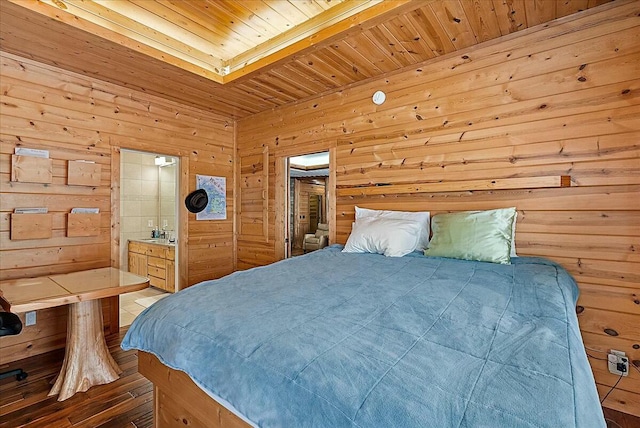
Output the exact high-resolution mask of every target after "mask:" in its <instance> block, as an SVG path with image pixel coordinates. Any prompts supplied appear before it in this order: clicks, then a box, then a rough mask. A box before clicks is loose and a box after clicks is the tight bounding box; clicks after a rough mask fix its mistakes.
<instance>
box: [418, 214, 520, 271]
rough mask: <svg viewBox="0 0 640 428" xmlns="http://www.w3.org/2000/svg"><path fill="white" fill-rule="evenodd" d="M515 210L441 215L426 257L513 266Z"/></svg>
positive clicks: (433, 227) (435, 219) (433, 223)
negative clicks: (512, 249) (512, 243)
mask: <svg viewBox="0 0 640 428" xmlns="http://www.w3.org/2000/svg"><path fill="white" fill-rule="evenodd" d="M515 216H516V209H515V208H504V209H498V210H488V211H464V212H458V213H451V214H438V215H435V216H434V217H433V219H432V220H431V230H432V231H433V237H432V238H431V241H430V242H429V248H427V249H426V250H424V255H425V256H435V257H450V258H453V259H463V260H477V261H481V262H492V263H502V264H511V257H510V253H511V239H512V234H511V227H512V225H513V221H514V219H515Z"/></svg>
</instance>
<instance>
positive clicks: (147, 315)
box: [122, 246, 605, 428]
mask: <svg viewBox="0 0 640 428" xmlns="http://www.w3.org/2000/svg"><path fill="white" fill-rule="evenodd" d="M340 249H341V248H340V247H339V246H333V247H329V248H326V249H324V250H322V251H316V252H313V253H310V254H307V255H305V256H301V257H296V258H293V259H289V260H286V261H283V262H279V263H275V264H273V265H270V266H266V267H261V268H256V269H252V270H249V271H242V272H236V273H234V274H231V275H229V276H227V277H225V278H222V279H219V280H214V281H206V282H203V283H200V284H198V285H195V286H193V287H190V288H188V289H186V290H183V291H181V292H179V293H177V294H175V295H172V296H170V297H167V298H166V299H163V300H161V301H160V302H158V303H156V304H155V305H153V306H152V307H150V308H149V309H147V310H146V311H145V312H144V313H143V314H142V315H140V316H139V317H138V318H137V319H136V320H135V322H134V323H133V325H132V326H131V327H130V329H129V332H128V333H127V335H126V337H125V339H124V341H123V343H122V347H123V348H124V349H132V348H136V349H140V350H143V351H147V352H151V353H153V354H155V355H156V356H157V357H158V358H159V359H160V360H161V361H162V362H163V363H165V364H166V365H167V366H169V367H172V368H175V369H179V370H182V371H185V372H186V373H188V374H189V376H191V378H193V379H194V381H196V382H197V383H198V384H199V385H201V386H202V387H204V388H205V389H207V390H208V391H209V392H210V393H211V394H213V395H215V396H216V397H218V398H220V399H221V400H222V401H223V402H226V404H230V407H232V408H233V410H235V411H237V412H239V413H240V414H242V415H243V416H244V418H246V420H248V421H251V422H252V423H254V424H255V425H257V426H264V427H385V428H388V427H403V428H404V427H510V428H513V427H553V428H558V427H562V428H569V427H604V426H605V423H604V419H603V416H602V410H601V408H600V403H599V401H598V396H597V392H596V389H595V383H594V380H593V375H592V373H591V369H590V367H589V364H588V362H587V358H586V355H585V351H584V348H583V344H582V339H581V336H580V331H579V329H578V322H577V319H576V315H575V303H576V299H577V295H578V290H577V287H576V285H575V283H574V281H573V279H572V278H571V277H570V276H569V274H568V273H567V272H566V271H565V270H564V269H563V268H561V267H560V266H558V265H557V264H555V263H553V262H550V261H548V260H544V259H538V258H529V257H521V258H516V259H514V261H513V264H512V265H500V264H492V263H483V262H469V261H461V260H453V259H444V258H428V257H425V256H422V255H418V254H417V253H414V254H411V255H409V256H405V257H402V258H390V257H384V256H380V255H374V254H347V253H341V252H340Z"/></svg>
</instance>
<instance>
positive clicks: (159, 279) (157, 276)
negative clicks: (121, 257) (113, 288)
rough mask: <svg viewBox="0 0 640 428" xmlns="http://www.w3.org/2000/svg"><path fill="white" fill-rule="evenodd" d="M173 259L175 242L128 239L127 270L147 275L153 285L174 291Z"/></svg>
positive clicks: (174, 269)
mask: <svg viewBox="0 0 640 428" xmlns="http://www.w3.org/2000/svg"><path fill="white" fill-rule="evenodd" d="M175 260H176V247H175V244H172V243H171V244H170V243H168V242H166V240H165V239H140V240H136V239H130V240H129V272H131V273H134V274H136V275H140V276H146V277H148V278H149V284H150V285H152V286H153V287H156V288H159V289H161V290H164V291H168V292H170V293H174V292H175V291H176V290H175V289H176V282H175V272H176V262H175Z"/></svg>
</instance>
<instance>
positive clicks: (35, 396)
mask: <svg viewBox="0 0 640 428" xmlns="http://www.w3.org/2000/svg"><path fill="white" fill-rule="evenodd" d="M126 331H127V328H126V327H125V328H122V329H121V330H120V332H119V333H118V334H115V335H112V336H109V337H107V343H108V345H109V349H110V351H111V354H112V355H113V357H114V358H115V360H116V361H117V363H118V364H119V365H120V368H122V370H123V373H122V375H121V376H120V379H119V380H117V381H115V382H113V383H110V384H108V385H101V386H95V387H93V388H91V389H89V391H87V392H81V393H78V394H76V395H74V396H73V397H71V398H70V399H68V400H66V401H63V402H58V401H57V400H56V397H47V393H48V392H49V389H50V387H51V385H50V383H51V380H52V379H53V378H54V376H55V375H56V373H57V372H58V370H59V369H60V366H61V365H62V357H63V352H62V351H61V350H60V351H54V352H50V353H48V354H45V355H41V356H37V357H31V358H27V359H25V360H22V361H20V364H19V365H18V364H13V365H10V366H9V367H3V368H2V370H7V369H13V368H16V367H18V366H19V367H21V368H23V369H24V370H26V371H27V372H28V373H29V377H28V378H27V379H26V380H24V381H21V382H17V381H16V380H15V378H9V379H3V380H2V381H1V382H2V383H0V427H1V428H4V427H7V428H9V427H10V428H17V427H30V428H36V427H42V428H45V427H46V428H63V427H83V428H111V427H113V428H121V427H130V428H133V427H136V428H141V427H145V428H148V427H152V426H153V390H152V385H151V383H150V382H149V381H148V380H146V379H145V378H144V377H143V376H142V375H141V374H139V373H138V358H137V355H136V353H135V352H134V351H123V350H122V349H120V342H121V340H122V338H123V337H124V334H125V333H126ZM605 417H606V419H607V426H608V428H640V418H638V417H635V416H631V415H627V414H624V413H620V412H616V411H615V410H611V409H605Z"/></svg>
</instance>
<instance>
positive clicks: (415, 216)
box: [356, 206, 430, 250]
mask: <svg viewBox="0 0 640 428" xmlns="http://www.w3.org/2000/svg"><path fill="white" fill-rule="evenodd" d="M372 217H373V218H386V219H395V220H410V221H415V222H417V223H419V224H420V226H421V227H420V239H419V240H418V246H417V248H416V249H417V250H424V249H426V248H428V247H429V234H430V228H429V218H430V213H429V211H417V212H412V211H385V210H370V209H368V208H360V207H358V206H356V223H358V221H359V220H360V219H364V218H372Z"/></svg>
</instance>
